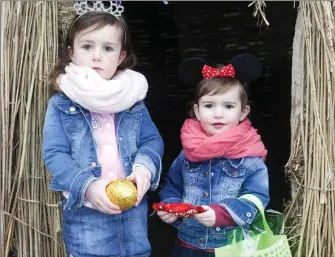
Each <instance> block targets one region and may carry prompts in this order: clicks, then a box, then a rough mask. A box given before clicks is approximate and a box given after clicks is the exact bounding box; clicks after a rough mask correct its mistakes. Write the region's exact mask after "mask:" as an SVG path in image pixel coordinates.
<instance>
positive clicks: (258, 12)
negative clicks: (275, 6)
mask: <svg viewBox="0 0 335 257" xmlns="http://www.w3.org/2000/svg"><path fill="white" fill-rule="evenodd" d="M253 5H254V8H255V9H254V13H253V16H254V17H258V19H259V18H260V17H261V21H260V24H262V22H264V23H265V25H266V26H269V25H270V23H269V22H268V20H267V19H266V16H265V7H266V4H265V1H262V0H258V1H252V2H251V3H250V4H249V5H248V7H250V6H253Z"/></svg>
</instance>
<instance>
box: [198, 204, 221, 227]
mask: <svg viewBox="0 0 335 257" xmlns="http://www.w3.org/2000/svg"><path fill="white" fill-rule="evenodd" d="M202 207H203V208H204V209H205V212H203V213H199V214H195V215H194V218H195V219H196V220H197V221H199V222H200V223H201V224H203V225H205V226H207V227H212V226H214V224H215V221H216V215H215V212H214V210H213V209H212V208H211V207H209V206H204V205H203V206H202Z"/></svg>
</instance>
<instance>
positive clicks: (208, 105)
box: [205, 104, 213, 108]
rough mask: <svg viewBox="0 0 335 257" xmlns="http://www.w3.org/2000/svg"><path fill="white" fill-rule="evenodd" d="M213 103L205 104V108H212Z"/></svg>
mask: <svg viewBox="0 0 335 257" xmlns="http://www.w3.org/2000/svg"><path fill="white" fill-rule="evenodd" d="M212 107H213V105H212V104H205V108H212Z"/></svg>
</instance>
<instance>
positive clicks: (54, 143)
mask: <svg viewBox="0 0 335 257" xmlns="http://www.w3.org/2000/svg"><path fill="white" fill-rule="evenodd" d="M60 115H61V114H60V110H59V109H58V108H57V107H56V106H55V104H54V103H53V101H52V98H51V99H50V100H49V103H48V108H47V112H46V116H45V121H44V128H43V143H42V152H43V160H44V163H45V166H46V167H47V169H48V170H49V172H50V173H51V175H52V177H53V180H54V181H55V183H57V184H58V185H59V188H60V190H59V191H69V192H70V195H69V199H68V201H67V204H66V206H65V208H67V209H77V208H80V207H81V206H82V205H83V202H84V195H85V192H86V189H87V187H88V185H89V184H90V183H91V182H92V181H94V180H96V179H98V178H97V177H96V176H97V175H98V174H100V172H101V167H100V166H99V165H98V164H96V165H92V167H91V166H88V167H85V168H80V167H79V165H78V164H77V162H76V161H75V160H73V159H72V157H71V146H70V143H69V141H68V138H67V136H66V134H65V131H64V129H63V127H62V120H61V116H60Z"/></svg>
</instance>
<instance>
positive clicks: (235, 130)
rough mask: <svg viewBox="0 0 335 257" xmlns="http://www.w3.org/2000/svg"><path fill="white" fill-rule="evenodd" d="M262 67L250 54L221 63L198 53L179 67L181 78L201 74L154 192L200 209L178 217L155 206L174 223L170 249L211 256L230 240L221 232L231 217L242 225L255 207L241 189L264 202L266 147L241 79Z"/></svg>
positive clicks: (192, 78) (191, 80)
mask: <svg viewBox="0 0 335 257" xmlns="http://www.w3.org/2000/svg"><path fill="white" fill-rule="evenodd" d="M261 69H262V67H261V64H260V62H259V61H258V59H257V58H256V57H255V56H253V55H251V54H243V55H239V56H237V57H235V58H234V59H233V60H232V62H231V64H229V65H227V66H224V67H220V68H212V67H209V66H207V65H205V62H204V61H203V60H201V59H199V58H190V59H187V60H185V61H184V62H183V63H181V65H180V67H179V77H180V78H181V79H182V80H183V81H184V82H185V83H189V84H192V83H196V82H197V81H199V80H200V79H201V81H200V82H199V83H198V85H197V88H196V91H195V104H194V106H193V115H192V118H191V119H187V120H186V121H185V122H184V124H183V126H182V128H181V141H182V146H183V151H182V152H181V153H180V154H179V156H178V157H177V159H176V160H175V161H174V162H173V164H172V166H171V168H170V171H169V173H168V175H167V177H166V180H165V184H164V185H163V188H162V190H161V191H160V198H161V202H163V203H179V202H184V203H190V204H192V205H195V206H202V207H203V211H202V212H201V213H197V214H195V215H194V216H192V215H189V216H188V217H184V218H182V217H180V216H178V215H177V214H175V213H170V212H167V211H158V213H157V214H158V216H159V217H160V218H161V219H162V220H163V221H164V222H165V223H171V224H172V225H173V226H175V227H176V228H177V229H178V236H177V240H176V244H175V247H174V249H173V257H180V256H183V257H214V250H213V249H214V248H218V247H221V246H224V245H226V244H227V243H228V242H227V232H228V231H230V230H232V229H234V227H235V226H237V225H239V226H244V227H247V226H248V225H249V224H251V223H252V221H253V219H254V217H255V215H256V214H257V208H256V206H255V205H254V204H253V203H252V202H249V201H247V200H244V199H239V197H240V196H242V195H245V194H253V195H254V196H256V197H258V198H259V199H260V200H261V202H262V204H263V205H264V207H265V206H266V205H267V204H268V202H269V191H268V171H267V167H266V166H265V164H264V159H265V157H266V154H267V151H266V149H265V147H264V145H263V143H262V141H261V138H260V136H259V135H258V133H257V130H256V129H254V128H253V127H252V125H251V122H250V120H249V119H248V118H247V116H248V114H249V111H250V106H249V105H248V97H247V93H246V89H245V87H244V85H243V84H242V82H248V81H251V80H253V79H255V78H257V77H258V76H259V75H260V73H261ZM201 74H202V78H201V77H200V76H201ZM197 209H198V208H197ZM227 257H228V256H227Z"/></svg>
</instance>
